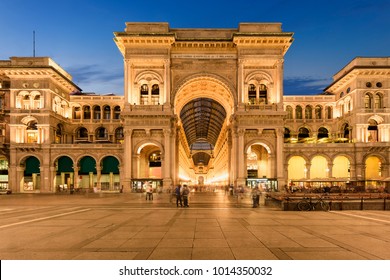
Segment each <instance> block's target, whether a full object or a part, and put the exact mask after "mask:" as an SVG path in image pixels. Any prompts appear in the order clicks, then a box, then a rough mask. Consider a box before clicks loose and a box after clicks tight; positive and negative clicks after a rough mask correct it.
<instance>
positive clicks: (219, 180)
mask: <svg viewBox="0 0 390 280" xmlns="http://www.w3.org/2000/svg"><path fill="white" fill-rule="evenodd" d="M228 178H229V174H227V173H225V174H222V175H221V176H218V177H214V178H213V179H211V180H208V181H207V183H208V184H213V183H218V182H223V181H226V180H227V179H228Z"/></svg>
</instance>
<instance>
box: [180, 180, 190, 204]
mask: <svg viewBox="0 0 390 280" xmlns="http://www.w3.org/2000/svg"><path fill="white" fill-rule="evenodd" d="M189 195H190V190H189V189H188V187H187V185H184V186H183V191H182V196H183V203H184V207H190V206H189V205H188V196H189Z"/></svg>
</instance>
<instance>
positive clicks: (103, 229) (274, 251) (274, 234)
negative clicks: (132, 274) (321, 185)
mask: <svg viewBox="0 0 390 280" xmlns="http://www.w3.org/2000/svg"><path fill="white" fill-rule="evenodd" d="M0 217H1V218H0V240H1V242H0V259H3V260H7V259H20V260H23V259H55V260H75V259H76V260H79V259H90V260H99V259H112V260H116V259H120V260H157V259H165V260H168V259H181V260H190V259H194V260H205V259H206V260H207V259H219V260H222V259H226V260H231V259H238V260H245V259H251V260H254V259H267V260H278V259H280V260H302V259H305V260H307V259H309V260H318V259H320V260H322V259H327V260H328V259H330V260H350V259H352V260H365V259H370V260H378V259H386V260H389V259H390V212H388V211H335V212H319V211H318V212H295V211H294V212H290V211H280V210H279V209H273V208H264V207H260V208H251V205H250V200H249V197H246V198H243V199H242V200H240V203H239V204H237V201H236V200H235V199H233V198H232V197H230V196H227V195H225V194H224V193H196V194H194V195H192V197H191V200H190V207H189V208H180V207H179V208H177V207H176V204H174V203H170V202H169V197H168V195H166V194H163V195H155V196H154V200H153V201H146V200H145V196H144V195H141V194H126V193H125V194H88V195H87V194H77V195H69V194H67V195H43V194H41V195H27V194H14V195H1V196H0Z"/></svg>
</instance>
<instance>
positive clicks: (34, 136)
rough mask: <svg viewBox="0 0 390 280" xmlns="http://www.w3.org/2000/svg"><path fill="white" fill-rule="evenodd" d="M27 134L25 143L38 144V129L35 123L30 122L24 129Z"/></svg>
mask: <svg viewBox="0 0 390 280" xmlns="http://www.w3.org/2000/svg"><path fill="white" fill-rule="evenodd" d="M26 132H27V143H37V142H38V127H37V122H36V121H30V122H29V123H28V124H27V127H26Z"/></svg>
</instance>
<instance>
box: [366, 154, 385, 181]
mask: <svg viewBox="0 0 390 280" xmlns="http://www.w3.org/2000/svg"><path fill="white" fill-rule="evenodd" d="M381 176H382V172H381V161H380V159H379V158H378V157H374V156H371V157H369V158H367V159H366V179H378V178H380V177H381Z"/></svg>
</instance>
